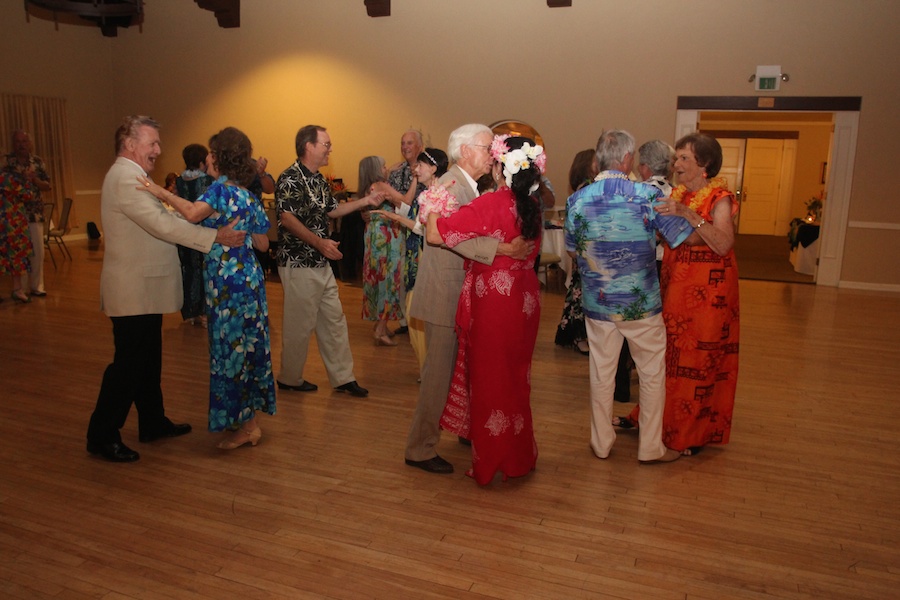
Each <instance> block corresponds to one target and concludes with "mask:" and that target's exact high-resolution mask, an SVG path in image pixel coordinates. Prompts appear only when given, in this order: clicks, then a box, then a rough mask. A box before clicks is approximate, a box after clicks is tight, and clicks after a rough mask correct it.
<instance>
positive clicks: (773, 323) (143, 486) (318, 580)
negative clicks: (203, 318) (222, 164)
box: [0, 241, 900, 600]
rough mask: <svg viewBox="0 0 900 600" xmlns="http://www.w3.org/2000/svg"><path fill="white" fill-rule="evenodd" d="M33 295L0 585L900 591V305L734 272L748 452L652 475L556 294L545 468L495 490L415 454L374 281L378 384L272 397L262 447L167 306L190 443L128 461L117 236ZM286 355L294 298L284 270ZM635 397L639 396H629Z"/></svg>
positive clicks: (285, 594) (405, 593)
mask: <svg viewBox="0 0 900 600" xmlns="http://www.w3.org/2000/svg"><path fill="white" fill-rule="evenodd" d="M69 246H70V248H71V250H72V253H73V255H74V260H72V261H60V262H59V268H58V269H57V270H54V269H53V267H52V265H51V264H50V263H49V262H48V263H47V276H46V280H47V289H48V292H49V295H48V296H47V297H46V298H44V299H35V300H34V302H32V303H31V304H29V305H19V304H14V303H13V302H12V301H11V300H10V299H9V281H8V279H4V280H3V281H2V282H0V291H2V293H3V294H4V298H5V300H4V301H3V302H2V303H0V351H2V360H0V378H2V387H0V389H2V392H0V397H2V406H3V413H4V414H3V420H2V426H0V432H2V433H0V473H2V485H0V597H2V598H22V599H29V600H30V599H49V598H54V599H56V598H59V599H63V598H64V599H89V598H94V599H101V598H102V599H104V600H119V599H157V598H170V599H171V598H175V599H182V598H196V599H213V598H216V599H229V600H235V599H239V598H253V599H269V598H290V599H293V598H386V599H398V598H399V599H406V598H409V599H420V598H432V599H437V598H448V599H449V598H503V599H513V598H514V599H519V598H534V599H544V598H560V599H582V598H584V599H586V598H626V599H643V598H666V599H691V600H694V599H707V600H714V599H715V600H718V599H723V598H724V599H731V598H734V599H763V598H765V599H772V598H778V599H824V598H828V599H834V598H846V599H851V598H853V599H856V598H859V599H871V600H884V599H886V598H897V597H900V501H898V499H900V444H898V442H900V434H898V424H900V402H898V399H900V384H898V378H897V372H898V367H897V365H898V363H900V344H898V341H897V340H898V339H900V318H898V317H897V315H898V313H900V296H898V295H897V294H890V293H882V292H866V291H858V290H841V289H835V288H819V287H816V286H811V285H799V284H789V283H773V282H766V281H749V280H746V281H741V293H742V304H743V307H742V308H743V311H742V312H743V314H742V323H741V326H742V340H741V346H742V348H741V374H740V381H739V385H738V396H737V404H736V409H735V417H734V429H733V433H732V442H731V444H729V445H728V446H725V447H722V448H714V449H708V450H706V451H704V452H702V453H701V454H699V455H697V456H695V457H690V458H684V459H681V460H679V461H677V462H675V463H672V464H666V465H639V464H638V462H637V458H636V447H637V439H636V437H635V435H633V434H630V433H629V432H623V433H622V434H621V435H620V436H619V439H618V440H617V443H616V446H615V448H614V450H613V453H612V455H611V456H610V458H609V459H607V460H604V461H601V460H598V459H596V458H594V456H593V455H592V453H591V451H590V450H589V448H588V439H589V416H588V401H587V396H586V394H587V385H588V373H587V366H588V363H587V359H586V358H585V357H583V356H580V355H578V354H576V353H574V352H572V351H571V350H564V349H561V348H557V347H555V346H554V344H553V334H554V331H555V326H556V321H557V319H558V316H559V313H560V309H561V306H562V300H563V296H562V294H561V293H560V292H546V293H545V294H544V297H543V315H542V324H541V329H540V334H539V341H538V344H537V348H536V350H535V357H534V368H533V394H532V405H533V410H534V420H535V425H536V435H537V441H538V445H539V449H540V458H539V459H538V467H537V470H536V471H535V472H534V473H533V474H532V475H530V476H528V477H524V478H521V479H516V480H510V481H508V482H505V483H503V482H500V481H499V480H497V481H495V482H494V483H493V484H491V485H489V486H487V487H485V488H480V487H478V486H477V485H476V484H475V483H474V482H473V481H472V480H471V479H468V478H467V477H465V476H464V475H463V472H464V471H465V469H466V467H467V461H468V459H467V455H468V448H466V447H464V446H462V445H460V444H458V443H457V441H456V440H455V439H454V438H451V437H450V436H445V438H444V440H443V441H442V443H441V446H440V452H441V453H442V455H444V456H445V457H446V458H448V459H449V460H450V461H451V462H453V463H454V465H455V466H456V467H457V472H456V473H455V474H453V475H450V476H440V475H431V474H427V473H425V472H423V471H420V470H417V469H413V468H410V467H407V466H405V465H404V464H403V446H404V440H405V436H406V430H407V426H408V423H409V418H410V414H411V412H412V409H413V406H414V403H415V399H416V393H417V384H416V367H415V358H414V356H413V353H412V350H411V349H410V347H409V345H408V343H407V342H406V340H405V339H404V338H398V339H399V340H400V341H401V343H400V345H399V346H397V347H394V348H386V347H376V346H374V344H373V342H372V337H371V325H370V324H368V323H366V322H363V321H362V320H360V318H359V316H358V315H359V314H360V302H361V300H360V289H359V287H358V286H354V285H342V288H341V294H342V298H343V302H344V308H345V312H346V314H347V317H348V324H349V329H350V339H351V344H352V347H353V355H354V358H355V361H356V374H357V377H358V379H359V381H360V383H361V384H362V385H364V386H366V387H368V388H369V389H370V390H371V395H370V396H369V397H368V398H367V399H364V400H360V399H354V398H350V397H348V396H346V395H344V394H338V393H333V392H332V391H331V390H330V389H329V387H328V381H327V378H326V376H325V373H324V369H323V367H322V363H321V360H320V358H319V356H318V354H317V351H316V350H315V348H313V350H312V352H311V354H310V360H309V364H308V366H307V377H308V379H309V380H311V381H313V382H315V383H317V384H319V386H320V389H319V391H318V392H317V393H312V394H303V393H279V396H278V414H277V415H275V416H272V417H261V425H262V428H263V430H264V432H265V433H264V436H263V438H262V441H261V442H260V444H259V445H258V446H256V447H254V448H251V447H249V446H248V447H243V448H240V449H238V450H235V451H232V452H225V451H220V450H217V449H216V448H215V442H216V439H217V438H216V436H215V435H214V434H211V433H208V432H207V431H206V407H207V383H208V379H207V350H206V333H205V331H204V330H203V329H200V328H198V327H194V326H190V325H188V324H183V323H182V322H181V319H180V317H179V316H178V315H169V316H167V317H166V318H165V320H164V348H165V356H164V367H163V369H164V381H163V385H164V392H165V397H166V400H165V402H166V408H167V412H168V414H169V415H170V416H171V417H173V418H174V419H175V420H177V421H189V422H191V423H193V425H194V428H195V430H194V432H193V433H192V434H190V435H188V436H185V437H182V438H178V439H174V440H167V441H158V442H153V443H150V444H140V443H139V442H138V441H137V430H136V416H135V415H134V412H132V415H131V416H130V418H129V420H128V423H127V424H126V426H125V428H124V430H123V437H124V440H125V442H126V443H127V444H129V445H131V446H132V447H134V448H135V449H137V450H139V451H140V452H141V457H142V458H141V460H140V461H139V462H138V463H135V464H111V463H108V462H105V461H103V460H100V459H98V458H96V457H92V456H90V455H88V454H87V453H86V452H85V429H86V426H87V420H88V417H89V415H90V412H91V410H92V408H93V405H94V401H95V399H96V395H97V391H98V388H99V384H100V378H101V374H102V372H103V369H104V368H105V366H106V364H107V363H108V362H109V361H110V359H111V357H112V350H113V348H112V337H111V328H110V324H109V321H108V319H107V318H106V317H105V316H104V315H103V314H102V313H101V312H100V311H99V303H98V281H99V273H100V266H101V263H102V257H103V250H102V247H100V248H98V249H89V248H88V245H87V242H77V241H76V242H71V243H70V244H69ZM268 293H269V301H270V312H271V325H272V337H273V342H274V343H273V348H274V352H273V357H274V361H275V363H276V367H277V364H278V363H279V361H280V329H281V323H282V292H281V288H280V285H279V284H277V283H274V282H273V283H270V284H269V285H268ZM616 408H617V412H620V413H624V412H625V411H626V410H628V408H629V405H617V407H616Z"/></svg>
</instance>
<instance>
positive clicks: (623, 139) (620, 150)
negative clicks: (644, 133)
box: [597, 129, 634, 171]
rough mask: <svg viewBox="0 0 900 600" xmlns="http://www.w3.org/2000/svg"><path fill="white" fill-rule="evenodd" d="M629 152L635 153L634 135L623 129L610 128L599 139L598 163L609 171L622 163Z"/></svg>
mask: <svg viewBox="0 0 900 600" xmlns="http://www.w3.org/2000/svg"><path fill="white" fill-rule="evenodd" d="M628 153H634V136H632V135H631V134H630V133H628V132H627V131H623V130H621V129H610V130H608V131H604V132H603V133H601V134H600V139H599V140H597V165H598V166H599V167H600V170H601V171H608V170H609V169H612V168H613V167H615V166H617V165H621V164H622V161H623V160H625V156H626V155H627V154H628Z"/></svg>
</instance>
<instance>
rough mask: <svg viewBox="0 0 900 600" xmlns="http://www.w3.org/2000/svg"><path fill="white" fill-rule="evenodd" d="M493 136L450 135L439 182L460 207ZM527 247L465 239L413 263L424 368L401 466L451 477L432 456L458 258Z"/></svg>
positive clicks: (450, 359) (452, 341)
mask: <svg viewBox="0 0 900 600" xmlns="http://www.w3.org/2000/svg"><path fill="white" fill-rule="evenodd" d="M493 138H494V136H493V133H492V132H491V130H490V128H488V127H487V126H486V125H480V124H469V125H463V126H462V127H459V128H458V129H456V130H454V131H453V132H452V133H451V134H450V140H449V142H448V144H447V154H448V155H449V157H450V160H451V161H455V163H456V164H454V165H453V166H452V167H450V169H449V170H448V171H447V173H445V174H444V175H443V176H442V177H441V178H440V180H439V184H441V185H446V186H447V190H448V191H449V192H450V193H451V194H453V195H454V196H456V200H457V201H458V202H459V204H460V206H465V205H466V204H468V203H469V202H471V201H472V200H474V199H475V197H476V196H477V195H478V192H477V189H478V187H477V185H476V183H475V182H476V181H477V180H478V178H480V177H481V176H482V175H486V174H487V173H490V172H491V167H492V166H493V163H494V160H493V158H491V155H490V152H489V149H490V146H491V142H492V141H493ZM530 248H531V246H529V244H528V243H526V242H525V241H524V240H523V239H522V238H521V237H520V238H516V239H515V240H513V242H511V243H509V244H503V243H500V242H499V241H498V240H497V239H495V238H491V237H480V238H475V239H473V240H468V241H466V242H463V243H461V244H459V245H458V246H456V247H455V248H454V249H453V250H449V249H447V248H440V247H437V246H426V247H425V249H424V251H423V253H422V256H421V258H420V259H419V273H418V275H417V276H416V293H415V295H414V296H413V301H412V306H411V307H410V316H412V317H414V318H417V319H421V320H423V321H424V322H425V345H426V356H425V365H424V367H423V369H422V383H421V386H420V387H419V400H418V403H417V404H416V410H415V412H414V413H413V420H412V424H411V425H410V428H409V435H408V436H407V440H406V464H407V465H409V466H411V467H418V468H420V469H423V470H425V471H428V472H429V473H452V472H453V465H451V464H450V463H449V462H447V461H446V460H444V459H443V458H441V457H440V456H438V454H437V450H435V446H437V443H438V441H439V440H440V438H441V430H440V425H439V423H440V419H441V413H442V412H443V410H444V404H445V403H446V401H447V392H449V390H450V378H451V377H452V375H453V365H454V363H455V362H456V349H457V340H456V305H457V303H458V301H459V294H460V291H461V290H462V284H463V279H465V269H464V266H463V260H464V258H468V259H471V260H474V261H477V262H480V263H484V264H487V265H489V264H491V263H492V262H493V261H494V256H495V255H497V254H502V255H507V256H516V257H519V258H524V257H525V256H527V255H528V252H529V250H530Z"/></svg>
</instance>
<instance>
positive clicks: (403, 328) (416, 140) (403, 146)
mask: <svg viewBox="0 0 900 600" xmlns="http://www.w3.org/2000/svg"><path fill="white" fill-rule="evenodd" d="M424 149H425V142H424V141H423V140H422V132H421V131H418V130H417V129H409V130H407V131H406V132H404V133H403V135H402V136H400V154H401V155H403V161H402V162H400V163H398V164H396V165H394V166H393V167H392V168H391V172H390V174H389V175H388V185H390V186H391V187H392V188H393V189H395V190H396V191H397V192H398V193H399V194H400V195H402V196H405V195H406V192H407V191H409V186H411V185H412V182H413V177H414V176H415V168H416V162H418V160H419V154H421V153H422V150H424ZM416 187H417V188H418V190H417V192H416V195H418V192H421V191H422V190H424V189H425V186H424V185H422V184H421V183H418V182H416ZM395 212H396V213H397V214H398V215H401V216H404V217H407V218H411V219H414V218H415V217H413V215H412V213H411V212H410V205H409V204H406V203H405V202H404V203H403V204H401V205H400V206H398V207H397V208H396V209H395ZM409 235H413V237H415V238H419V237H420V236H416V235H414V234H412V233H410V232H409V231H408V230H407V229H406V228H405V227H404V228H403V239H404V245H405V241H406V239H407V236H409ZM416 243H418V240H416ZM400 306H401V308H402V309H403V311H404V315H403V318H402V319H400V327H399V328H398V329H397V330H396V331H395V332H394V333H399V334H403V333H408V332H409V326H408V324H407V322H406V288H405V287H404V286H400Z"/></svg>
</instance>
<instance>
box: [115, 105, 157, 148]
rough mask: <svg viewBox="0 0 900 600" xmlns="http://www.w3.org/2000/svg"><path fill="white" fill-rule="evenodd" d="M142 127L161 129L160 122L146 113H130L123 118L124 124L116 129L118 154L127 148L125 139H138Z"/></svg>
mask: <svg viewBox="0 0 900 600" xmlns="http://www.w3.org/2000/svg"><path fill="white" fill-rule="evenodd" d="M141 127H152V128H153V129H156V130H159V123H158V122H157V121H155V120H153V119H151V118H150V117H145V116H144V115H129V116H127V117H125V118H124V119H123V120H122V124H121V125H119V128H118V129H116V155H118V154H119V153H121V152H122V150H123V149H124V148H125V140H127V139H132V140H134V139H137V137H138V130H139V129H140V128H141Z"/></svg>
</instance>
